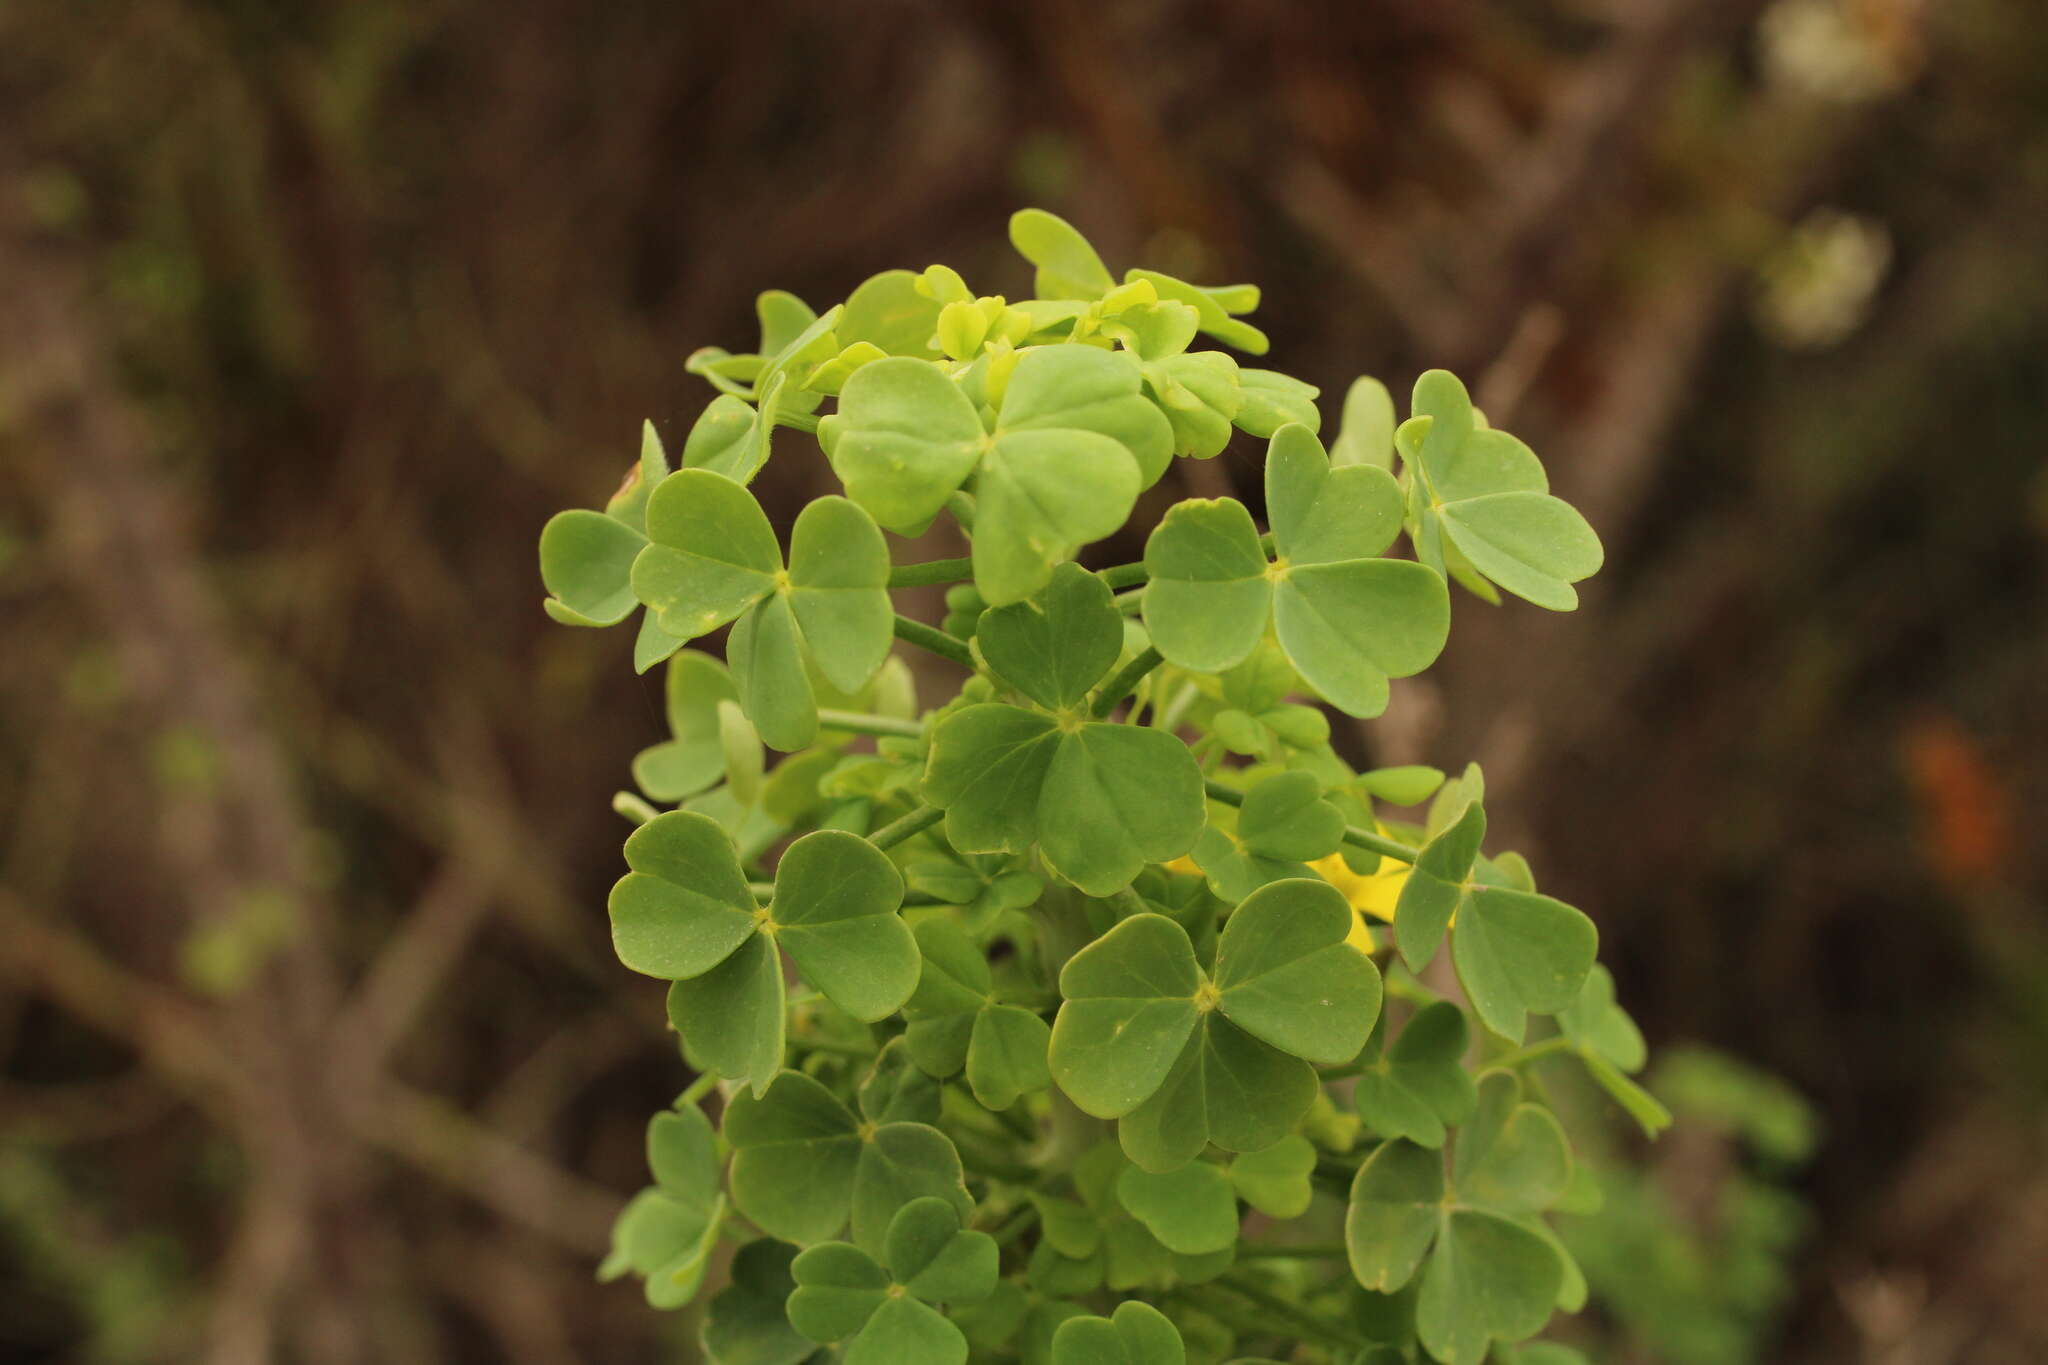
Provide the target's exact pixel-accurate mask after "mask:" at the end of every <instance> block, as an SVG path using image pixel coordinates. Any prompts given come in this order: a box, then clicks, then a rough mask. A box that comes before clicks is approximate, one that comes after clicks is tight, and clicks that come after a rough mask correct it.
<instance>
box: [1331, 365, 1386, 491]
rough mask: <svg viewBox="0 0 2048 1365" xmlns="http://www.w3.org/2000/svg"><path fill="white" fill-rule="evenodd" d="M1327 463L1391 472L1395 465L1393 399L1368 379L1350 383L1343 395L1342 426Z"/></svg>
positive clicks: (1381, 387) (1373, 380)
mask: <svg viewBox="0 0 2048 1365" xmlns="http://www.w3.org/2000/svg"><path fill="white" fill-rule="evenodd" d="M1330 463H1331V464H1333V465H1335V466H1337V467H1339V468H1342V467H1343V466H1345V465H1353V464H1364V465H1372V466H1374V467H1375V468H1379V469H1391V468H1392V467H1393V464H1394V396H1393V395H1392V394H1390V393H1388V392H1387V386H1386V385H1385V384H1382V383H1381V382H1380V381H1379V380H1377V379H1374V378H1373V377H1372V376H1371V375H1361V376H1360V377H1358V378H1357V379H1354V380H1352V381H1351V387H1350V388H1349V389H1347V390H1345V393H1344V425H1343V427H1342V429H1341V430H1339V431H1338V433H1337V439H1336V440H1335V441H1334V442H1332V443H1331V445H1330Z"/></svg>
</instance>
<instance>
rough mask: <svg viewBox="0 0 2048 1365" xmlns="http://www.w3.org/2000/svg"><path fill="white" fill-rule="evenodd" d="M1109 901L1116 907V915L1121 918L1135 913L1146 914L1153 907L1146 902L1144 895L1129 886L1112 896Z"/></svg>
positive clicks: (1123, 918) (1126, 917) (1127, 917)
mask: <svg viewBox="0 0 2048 1365" xmlns="http://www.w3.org/2000/svg"><path fill="white" fill-rule="evenodd" d="M1109 903H1110V904H1111V905H1113V906H1115V907H1116V917H1117V918H1118V919H1120V920H1125V919H1129V918H1130V917H1131V916H1133V915H1142V914H1145V913H1147V912H1148V911H1150V910H1151V908H1152V907H1151V906H1149V905H1147V904H1145V898H1144V897H1143V896H1141V895H1139V894H1138V893H1137V891H1136V890H1135V889H1133V888H1131V887H1128V886H1127V887H1125V888H1124V889H1123V890H1121V891H1119V892H1117V893H1116V894H1115V895H1113V896H1111V897H1110V898H1109Z"/></svg>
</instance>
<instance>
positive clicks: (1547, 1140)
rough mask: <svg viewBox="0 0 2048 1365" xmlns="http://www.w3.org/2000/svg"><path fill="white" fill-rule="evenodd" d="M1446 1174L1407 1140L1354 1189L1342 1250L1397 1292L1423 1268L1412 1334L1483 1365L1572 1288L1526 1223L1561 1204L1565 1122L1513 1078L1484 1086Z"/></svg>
mask: <svg viewBox="0 0 2048 1365" xmlns="http://www.w3.org/2000/svg"><path fill="white" fill-rule="evenodd" d="M1479 1090H1480V1093H1479V1098H1478V1104H1477V1106H1476V1110H1475V1113H1474V1115H1473V1117H1472V1120H1471V1122H1470V1123H1469V1124H1468V1125H1467V1126H1466V1127H1465V1128H1464V1129H1463V1130H1462V1131H1461V1132H1460V1134H1459V1137H1458V1146H1457V1151H1456V1154H1455V1156H1454V1158H1453V1161H1452V1171H1451V1175H1450V1178H1449V1179H1448V1180H1447V1179H1446V1173H1445V1170H1444V1162H1443V1158H1442V1156H1441V1155H1440V1154H1438V1153H1435V1152H1431V1151H1429V1150H1428V1149H1426V1148H1423V1147H1418V1146H1416V1145H1414V1144H1413V1143H1410V1142H1406V1141H1403V1140H1400V1139H1396V1140H1394V1141H1391V1142H1388V1143H1386V1144H1384V1145H1383V1146H1381V1147H1380V1148H1379V1150H1377V1151H1376V1152H1374V1153H1373V1154H1372V1155H1371V1156H1370V1157H1368V1158H1367V1159H1366V1161H1365V1163H1364V1164H1363V1165H1361V1166H1360V1167H1359V1168H1358V1174H1357V1176H1356V1177H1355V1178H1354V1179H1353V1181H1352V1186H1351V1198H1350V1204H1349V1207H1348V1211H1347V1213H1346V1217H1345V1224H1344V1236H1345V1245H1346V1248H1347V1250H1348V1253H1349V1258H1350V1262H1351V1270H1352V1274H1353V1275H1354V1276H1355V1277H1356V1278H1357V1280H1358V1282H1359V1283H1360V1284H1361V1285H1363V1286H1365V1287H1366V1288H1367V1289H1369V1290H1373V1291H1375V1292H1378V1293H1392V1292H1393V1291H1395V1290H1398V1289H1400V1288H1401V1287H1402V1286H1403V1285H1406V1284H1407V1283H1408V1282H1409V1281H1410V1280H1411V1279H1412V1278H1413V1277H1414V1275H1415V1273H1416V1270H1417V1268H1418V1267H1420V1268H1421V1270H1422V1279H1421V1292H1420V1295H1419V1296H1418V1298H1417V1300H1416V1329H1417V1332H1418V1334H1419V1335H1420V1337H1421V1340H1422V1344H1423V1345H1424V1346H1425V1347H1427V1348H1428V1350H1429V1352H1430V1354H1431V1355H1432V1356H1434V1357H1435V1358H1436V1359H1438V1360H1440V1361H1443V1362H1444V1365H1479V1362H1480V1361H1482V1360H1484V1359H1485V1357H1486V1353H1487V1350H1488V1349H1489V1346H1490V1344H1491V1343H1492V1342H1494V1341H1501V1342H1515V1341H1519V1340H1521V1339H1523V1338H1525V1337H1529V1336H1532V1335H1534V1334H1535V1333H1536V1332H1538V1331H1540V1330H1541V1329H1542V1327H1543V1324H1544V1323H1546V1322H1547V1321H1549V1319H1550V1314H1551V1310H1552V1308H1553V1307H1554V1306H1555V1304H1556V1302H1557V1299H1558V1296H1559V1293H1560V1291H1561V1290H1562V1288H1563V1287H1564V1280H1565V1274H1566V1261H1565V1259H1564V1257H1563V1256H1562V1253H1561V1252H1560V1251H1559V1250H1558V1249H1557V1248H1556V1247H1555V1246H1554V1245H1553V1243H1552V1242H1551V1240H1550V1239H1549V1238H1548V1237H1547V1236H1546V1235H1545V1234H1543V1233H1540V1232H1537V1231H1535V1230H1533V1229H1532V1228H1531V1227H1530V1226H1528V1225H1526V1224H1525V1223H1524V1222H1523V1221H1521V1220H1522V1219H1523V1218H1524V1217H1526V1216H1528V1215H1532V1214H1534V1213H1536V1212H1539V1211H1540V1210H1542V1209H1544V1208H1547V1207H1549V1206H1550V1205H1551V1204H1554V1203H1555V1202H1556V1201H1557V1200H1558V1199H1559V1198H1560V1197H1561V1196H1562V1195H1563V1194H1564V1192H1565V1189H1566V1187H1567V1185H1568V1184H1569V1182H1570V1179H1571V1155H1570V1152H1569V1150H1568V1149H1567V1147H1566V1146H1565V1141H1564V1135H1563V1132H1562V1130H1560V1129H1559V1127H1558V1125H1557V1120H1556V1119H1555V1118H1554V1117H1553V1116H1552V1115H1551V1114H1550V1112H1549V1111H1548V1110H1546V1109H1542V1108H1539V1107H1538V1106H1536V1105H1533V1104H1528V1103H1524V1102H1523V1101H1522V1100H1521V1087H1520V1085H1519V1083H1518V1082H1517V1081H1516V1080H1515V1078H1514V1077H1513V1076H1512V1075H1511V1074H1509V1073H1506V1072H1494V1073H1492V1074H1490V1075H1488V1076H1487V1077H1486V1078H1485V1079H1484V1080H1483V1081H1482V1082H1481V1083H1480V1088H1479Z"/></svg>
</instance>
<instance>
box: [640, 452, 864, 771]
mask: <svg viewBox="0 0 2048 1365" xmlns="http://www.w3.org/2000/svg"><path fill="white" fill-rule="evenodd" d="M647 527H648V536H649V544H648V545H647V547H646V548H645V549H643V550H642V551H641V552H640V554H639V556H638V557H637V558H636V559H635V560H634V561H633V569H632V579H633V591H634V593H635V594H636V595H637V596H638V597H639V599H640V600H641V601H642V602H645V603H646V604H647V605H648V608H649V610H650V612H651V613H652V614H653V616H654V619H655V620H656V621H657V622H658V623H659V625H660V627H661V629H662V630H663V631H665V632H667V633H668V634H669V635H671V636H673V637H674V638H676V639H678V640H690V639H695V638H696V637H697V636H699V635H703V634H705V633H706V632H708V631H711V630H715V629H717V628H718V627H719V626H721V625H724V624H726V623H727V622H732V621H737V624H736V625H735V626H734V629H733V637H732V640H731V641H730V642H729V645H728V648H727V658H728V659H729V661H730V662H731V665H732V676H733V681H734V684H735V686H736V688H737V692H738V696H739V700H740V704H741V706H742V707H744V708H745V710H746V713H747V716H748V718H749V719H751V720H752V721H753V722H754V725H755V727H756V728H757V729H758V730H759V731H760V733H761V738H762V739H764V740H766V741H767V742H768V743H769V744H770V745H773V746H774V747H775V748H777V749H781V750H784V751H792V750H796V749H801V748H804V747H805V746H807V745H808V744H810V742H811V741H812V740H813V739H814V738H816V736H817V729H818V715H817V704H816V701H815V699H814V694H813V690H812V687H811V681H810V676H809V671H808V670H809V666H810V665H813V664H815V666H816V667H817V669H818V671H819V672H820V673H821V674H823V676H824V678H825V679H826V681H828V682H829V683H830V684H831V685H832V686H833V687H835V688H837V689H838V690H840V691H842V692H852V691H856V690H858V689H859V688H860V687H861V686H862V685H863V684H865V683H866V682H867V680H868V679H869V678H871V677H873V676H874V674H875V671H876V670H877V669H879V668H880V667H881V665H882V661H883V660H884V659H885V658H887V657H888V654H889V647H890V643H891V640H892V631H893V627H894V621H895V615H896V613H895V608H894V607H893V606H892V605H891V604H890V601H889V593H888V588H887V585H888V581H889V552H888V547H887V546H886V545H884V544H883V542H882V534H881V532H880V531H879V530H878V529H876V527H875V524H874V522H873V521H872V520H871V519H870V518H869V517H868V515H867V513H865V512H863V511H861V510H860V509H859V508H858V507H856V506H854V505H853V504H852V503H850V502H848V501H846V500H845V499H844V498H832V497H827V498H820V499H818V500H817V501H815V502H813V503H812V504H811V505H810V506H808V507H806V508H805V509H804V510H803V512H802V513H801V514H800V515H799V516H798V517H797V520H796V525H795V527H794V528H793V529H792V531H791V533H790V552H789V566H788V568H787V569H786V570H785V569H784V567H783V562H782V551H781V548H780V546H778V545H777V543H776V540H775V533H774V531H773V530H772V529H771V528H770V527H769V525H768V518H767V515H766V514H765V513H763V512H762V510H761V505H760V504H759V503H758V502H756V501H755V500H754V497H753V495H752V494H751V493H749V492H748V491H747V490H746V489H745V488H744V487H742V486H741V485H739V484H737V483H735V482H733V481H732V480H731V479H729V478H727V477H725V476H724V475H721V474H715V473H712V472H710V471H708V470H702V469H685V470H680V471H678V472H677V473H675V474H673V475H671V476H670V477H669V478H667V479H665V480H663V481H662V484H661V487H659V488H658V489H656V490H655V492H654V495H653V496H652V497H651V498H649V499H648V503H647Z"/></svg>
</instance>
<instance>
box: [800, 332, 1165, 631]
mask: <svg viewBox="0 0 2048 1365" xmlns="http://www.w3.org/2000/svg"><path fill="white" fill-rule="evenodd" d="M1140 384H1141V376H1140V372H1139V369H1138V363H1137V361H1136V360H1134V359H1133V358H1132V357H1131V356H1129V355H1127V354H1123V353H1118V352H1110V351H1104V350H1100V349H1098V348H1096V347H1093V346H1039V347H1033V348H1031V349H1029V350H1027V351H1025V352H1024V353H1023V354H1022V355H1021V356H1020V357H1019V358H1018V360H1017V362H1016V366H1015V368H1014V370H1012V371H1011V373H1010V376H1009V381H1008V384H1007V386H1006V387H1005V388H1004V391H1003V397H1002V404H1001V408H1000V411H999V412H998V414H997V416H996V421H995V427H994V430H993V431H984V429H983V426H982V420H981V417H980V415H979V414H978V413H977V412H976V410H975V405H974V402H973V400H972V399H970V398H969V397H968V396H967V394H966V392H964V391H963V390H962V388H961V387H960V385H959V384H957V383H955V382H954V381H953V380H952V379H951V378H949V377H948V376H947V375H946V374H945V373H944V372H942V371H940V370H939V369H937V368H936V367H934V366H932V365H929V364H924V363H922V362H918V361H912V360H909V359H906V358H892V359H888V360H879V361H876V362H874V363H872V364H870V365H867V366H865V367H863V368H862V369H861V370H859V371H858V372H857V373H856V374H854V375H853V376H852V378H850V379H848V380H847V382H846V387H845V389H844V391H843V392H842V393H841V394H840V405H839V413H838V417H837V428H836V434H835V435H834V436H833V438H832V445H831V452H832V462H833V467H834V468H835V469H836V470H838V472H839V476H840V478H841V479H842V480H843V481H844V482H845V484H846V491H847V495H848V496H849V497H851V498H852V499H853V500H854V501H855V502H856V503H858V504H860V506H862V507H863V508H865V509H866V510H867V511H868V512H869V513H870V514H872V515H873V516H874V517H875V519H876V520H877V521H879V522H881V524H882V525H884V526H887V527H889V528H890V529H891V530H896V531H901V532H904V533H906V534H913V533H915V532H917V531H919V530H921V529H922V528H923V527H924V526H925V525H926V524H927V523H929V522H930V520H931V519H932V517H933V516H935V515H936V514H937V513H938V510H939V509H940V508H941V507H942V506H944V505H945V502H946V499H947V498H949V497H951V496H952V494H953V493H954V492H955V491H956V490H958V489H959V488H960V487H961V486H962V485H963V484H965V483H967V482H968V480H969V478H970V476H972V478H973V489H974V493H975V495H976V497H977V499H978V500H979V511H978V512H977V515H976V534H975V537H974V547H973V548H974V579H975V583H976V584H977V585H978V586H979V587H980V589H981V592H982V594H983V596H984V597H985V598H986V599H987V600H988V602H989V603H990V604H991V605H994V606H1001V605H1003V604H1005V603H1009V602H1017V601H1021V600H1023V599H1024V598H1026V597H1029V596H1031V594H1033V593H1034V592H1036V591H1038V589H1039V588H1040V587H1042V586H1043V585H1044V584H1045V581H1046V579H1047V578H1048V577H1050V576H1051V573H1052V570H1053V567H1054V566H1055V565H1057V564H1058V563H1060V562H1061V561H1062V560H1064V559H1067V558H1068V557H1070V556H1071V555H1072V554H1073V552H1074V551H1075V550H1076V549H1077V548H1079V547H1080V546H1081V545H1084V544H1086V543H1088V542H1089V541H1092V540H1099V539H1101V538H1102V537H1103V536H1106V535H1108V534H1110V533H1111V532H1112V531H1115V530H1116V529H1117V528H1119V527H1121V526H1122V525H1123V523H1124V519H1125V518H1126V517H1127V516H1129V515H1130V511H1131V506H1132V504H1133V502H1134V501H1135V500H1136V498H1137V495H1138V490H1139V488H1140V487H1142V486H1143V485H1144V484H1147V483H1150V482H1152V481H1153V480H1154V479H1156V478H1158V476H1159V474H1160V472H1161V471H1163V470H1164V468H1165V466H1166V463H1167V461H1168V459H1169V458H1170V456H1171V450H1172V432H1171V429H1170V428H1169V427H1168V425H1167V422H1166V419H1165V418H1164V417H1162V416H1161V415H1160V413H1159V411H1158V409H1157V408H1156V407H1154V406H1153V405H1152V404H1151V403H1150V402H1149V401H1147V400H1146V398H1145V397H1144V395H1143V394H1142V393H1141V392H1140Z"/></svg>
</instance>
